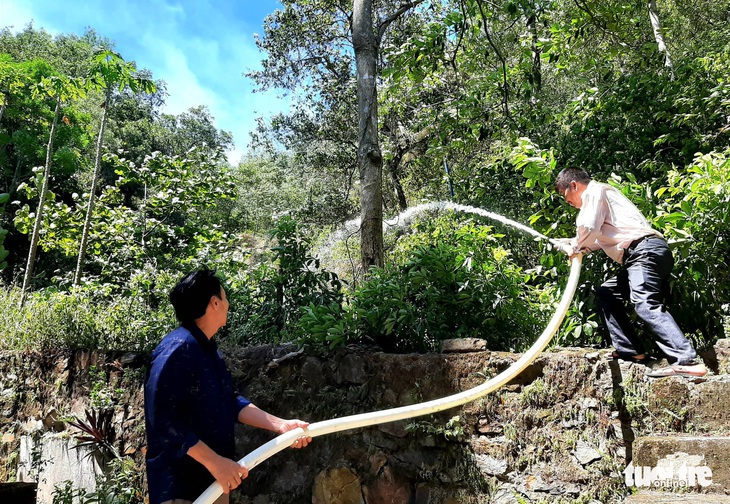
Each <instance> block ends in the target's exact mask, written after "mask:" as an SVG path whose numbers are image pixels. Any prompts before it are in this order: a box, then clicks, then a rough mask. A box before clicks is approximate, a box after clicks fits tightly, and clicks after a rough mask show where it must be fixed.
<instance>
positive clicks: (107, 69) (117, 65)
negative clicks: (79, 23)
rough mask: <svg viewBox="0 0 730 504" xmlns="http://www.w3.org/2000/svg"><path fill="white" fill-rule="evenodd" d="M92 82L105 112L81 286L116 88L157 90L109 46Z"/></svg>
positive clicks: (84, 235)
mask: <svg viewBox="0 0 730 504" xmlns="http://www.w3.org/2000/svg"><path fill="white" fill-rule="evenodd" d="M88 82H89V85H90V87H91V88H96V89H99V90H101V91H103V93H104V101H103V103H102V105H101V106H102V108H103V112H102V115H101V122H100V124H99V133H98V135H97V138H96V150H95V154H94V173H93V175H92V177H91V188H90V189H89V202H88V205H87V207H86V217H85V218H84V228H83V232H82V233H81V243H80V244H79V256H78V262H77V263H76V272H75V274H74V280H73V284H74V285H78V284H79V283H80V282H81V272H82V271H83V267H84V258H85V256H86V248H87V246H88V243H89V230H90V228H91V216H92V213H93V211H94V200H95V197H96V185H97V183H98V180H99V172H100V170H101V152H102V148H103V145H104V128H105V127H106V121H107V116H108V111H109V108H110V107H111V102H112V95H113V93H114V90H115V89H116V90H118V91H119V92H122V91H124V89H125V88H127V87H129V88H130V89H131V90H132V92H134V93H137V92H145V93H152V92H154V91H155V83H154V82H153V81H152V80H151V79H149V78H147V77H143V76H140V75H139V74H138V73H137V69H136V67H135V65H134V64H133V63H131V62H127V61H124V59H123V58H122V57H121V56H120V55H119V53H117V52H115V51H111V50H109V49H104V50H100V51H98V52H97V54H96V55H95V56H94V64H93V65H92V67H91V71H90V78H89V81H88Z"/></svg>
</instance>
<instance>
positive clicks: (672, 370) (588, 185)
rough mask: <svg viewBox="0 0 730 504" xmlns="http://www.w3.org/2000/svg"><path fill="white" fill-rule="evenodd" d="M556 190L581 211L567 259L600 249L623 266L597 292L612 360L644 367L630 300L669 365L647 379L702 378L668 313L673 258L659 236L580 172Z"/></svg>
mask: <svg viewBox="0 0 730 504" xmlns="http://www.w3.org/2000/svg"><path fill="white" fill-rule="evenodd" d="M555 189H556V190H557V191H558V192H559V193H560V195H561V196H563V198H565V201H567V202H568V203H569V204H570V205H571V206H573V207H575V208H578V209H579V210H580V212H579V213H578V217H577V218H576V230H577V235H576V236H575V238H572V239H570V240H569V241H568V242H567V243H566V246H565V247H564V248H563V251H564V252H566V253H567V254H568V255H571V256H572V255H574V254H578V253H581V252H592V251H594V250H598V249H603V251H604V252H606V254H607V255H608V256H609V257H610V258H611V259H613V260H614V261H616V262H618V263H619V264H621V266H622V267H621V269H620V271H619V273H618V274H617V275H616V276H615V277H613V278H610V279H609V280H607V281H606V282H605V283H604V284H603V285H601V287H599V288H598V289H597V290H596V294H597V296H598V309H599V315H600V317H601V320H602V321H603V323H604V324H605V326H606V328H607V329H608V332H609V334H610V336H611V341H612V342H613V346H614V348H615V349H616V351H615V352H614V353H613V357H614V358H616V359H622V360H628V361H632V362H638V363H646V362H647V361H648V357H647V356H646V355H645V354H644V352H643V351H642V350H641V349H642V344H641V342H640V341H639V339H638V337H637V335H636V331H635V329H634V327H633V325H632V324H631V320H630V319H629V316H628V314H627V312H626V302H627V301H630V302H631V303H632V304H633V306H634V310H635V311H636V314H637V315H638V317H639V318H640V319H641V320H642V321H643V322H644V323H645V324H646V326H647V327H648V328H649V329H650V330H651V331H652V332H653V333H654V335H655V337H656V344H657V346H658V347H659V349H660V350H661V351H662V352H663V353H664V354H665V355H666V357H667V360H668V361H669V363H670V366H668V367H665V368H661V369H656V370H652V371H649V372H648V373H647V376H650V377H653V378H660V377H664V376H704V375H705V374H707V369H706V368H705V366H704V365H703V364H699V363H697V362H696V361H695V359H696V357H697V353H696V352H695V349H694V348H692V344H691V343H690V342H689V340H687V338H686V337H685V336H684V333H683V332H682V330H681V329H680V328H679V327H678V326H677V323H676V322H675V320H674V317H672V315H671V314H670V313H669V312H668V311H667V309H666V307H665V305H664V302H663V300H662V295H661V286H662V283H663V282H664V281H665V280H666V279H667V278H668V277H669V275H670V274H671V272H672V268H673V267H674V258H673V257H672V252H671V251H670V250H669V247H668V245H667V242H666V240H665V239H664V237H663V236H662V234H661V233H660V232H659V231H657V230H655V229H653V228H652V227H651V225H650V224H649V222H648V221H647V220H646V218H644V216H643V215H642V214H641V212H639V209H638V208H636V206H635V205H634V204H633V203H631V201H629V199H628V198H626V196H624V195H623V194H622V193H621V192H620V191H619V190H617V189H616V188H614V187H612V186H610V185H608V184H602V183H599V182H596V181H594V180H591V177H590V175H588V173H587V172H586V171H585V170H583V169H582V168H566V169H564V170H562V171H561V172H560V173H559V174H558V177H557V178H556V180H555Z"/></svg>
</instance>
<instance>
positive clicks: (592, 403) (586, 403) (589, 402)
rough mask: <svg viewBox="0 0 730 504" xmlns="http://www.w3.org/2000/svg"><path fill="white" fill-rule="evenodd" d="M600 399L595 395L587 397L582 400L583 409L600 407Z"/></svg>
mask: <svg viewBox="0 0 730 504" xmlns="http://www.w3.org/2000/svg"><path fill="white" fill-rule="evenodd" d="M599 404H600V403H599V402H598V399H596V398H595V397H586V398H583V399H581V400H580V407H581V408H583V409H598V406H599Z"/></svg>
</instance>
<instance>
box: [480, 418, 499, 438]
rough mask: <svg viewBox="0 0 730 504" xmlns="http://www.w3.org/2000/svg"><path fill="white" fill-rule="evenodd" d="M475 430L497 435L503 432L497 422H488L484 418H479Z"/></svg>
mask: <svg viewBox="0 0 730 504" xmlns="http://www.w3.org/2000/svg"><path fill="white" fill-rule="evenodd" d="M477 432H479V433H480V434H487V435H492V436H499V435H500V434H502V433H503V432H504V427H503V426H502V425H500V424H498V423H493V422H490V421H489V420H487V419H486V418H480V419H479V425H478V426H477Z"/></svg>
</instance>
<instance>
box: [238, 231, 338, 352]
mask: <svg viewBox="0 0 730 504" xmlns="http://www.w3.org/2000/svg"><path fill="white" fill-rule="evenodd" d="M271 237H272V238H273V239H275V240H276V245H275V246H274V247H273V248H272V249H271V251H272V253H273V257H272V264H271V265H269V264H268V263H262V264H261V265H260V266H259V267H258V268H257V269H256V270H255V271H254V272H252V274H251V276H250V277H249V282H248V285H246V286H242V287H243V292H241V291H238V293H237V294H235V295H234V296H233V297H232V299H231V305H232V306H233V308H232V309H233V313H232V314H231V316H229V318H230V319H231V322H230V324H229V325H230V326H231V327H230V329H229V330H230V332H231V333H233V334H236V333H237V334H236V336H235V337H236V339H237V340H238V341H245V342H247V343H257V342H275V341H290V340H292V339H294V338H295V337H296V336H297V334H296V333H297V327H298V323H299V319H300V317H301V316H302V310H303V309H311V308H312V307H314V308H315V309H316V308H317V307H320V306H329V305H335V306H339V305H340V303H342V299H343V297H342V282H341V281H340V279H339V278H338V277H337V275H336V274H334V273H332V272H329V271H326V270H323V269H321V268H320V263H319V259H316V258H315V257H313V256H312V255H311V252H310V248H311V242H310V240H309V239H308V238H306V237H305V236H304V234H303V232H302V231H301V230H300V229H299V225H298V224H297V222H296V221H294V220H293V219H292V218H290V217H282V218H281V219H279V221H278V222H277V226H276V228H274V229H273V230H272V231H271Z"/></svg>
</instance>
